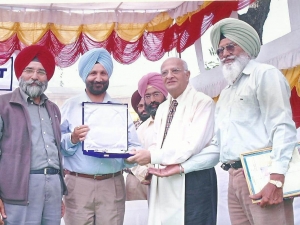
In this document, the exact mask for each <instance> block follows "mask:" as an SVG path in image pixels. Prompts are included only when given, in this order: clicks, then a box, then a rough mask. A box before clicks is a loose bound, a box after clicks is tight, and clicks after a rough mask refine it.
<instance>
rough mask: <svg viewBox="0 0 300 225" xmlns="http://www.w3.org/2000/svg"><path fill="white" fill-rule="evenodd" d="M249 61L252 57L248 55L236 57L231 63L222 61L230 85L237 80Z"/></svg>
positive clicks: (225, 76)
mask: <svg viewBox="0 0 300 225" xmlns="http://www.w3.org/2000/svg"><path fill="white" fill-rule="evenodd" d="M249 61H250V58H249V56H248V55H240V56H238V57H235V59H234V61H233V62H232V63H230V64H224V63H222V65H223V68H222V70H223V75H224V78H225V79H226V80H227V82H228V84H229V85H232V84H233V83H234V82H235V80H236V79H237V78H238V76H239V75H240V74H241V73H242V71H243V69H244V68H245V67H246V65H247V64H248V63H249Z"/></svg>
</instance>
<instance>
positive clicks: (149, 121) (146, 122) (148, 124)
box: [143, 116, 154, 127]
mask: <svg viewBox="0 0 300 225" xmlns="http://www.w3.org/2000/svg"><path fill="white" fill-rule="evenodd" d="M143 123H145V126H147V127H149V126H150V125H151V124H152V123H154V119H153V118H152V116H150V117H149V118H148V119H147V120H146V121H145V122H143Z"/></svg>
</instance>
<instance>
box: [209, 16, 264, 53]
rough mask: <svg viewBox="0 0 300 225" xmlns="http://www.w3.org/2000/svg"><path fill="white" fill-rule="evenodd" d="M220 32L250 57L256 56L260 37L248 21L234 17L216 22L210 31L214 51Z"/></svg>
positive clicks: (217, 44)
mask: <svg viewBox="0 0 300 225" xmlns="http://www.w3.org/2000/svg"><path fill="white" fill-rule="evenodd" d="M221 34H223V35H224V36H225V37H226V38H228V39H229V40H231V41H233V42H234V43H236V44H238V45H239V46H240V47H241V48H242V49H243V50H244V51H245V52H247V53H248V54H249V55H250V56H251V57H254V58H256V57H257V55H258V53H259V51H260V46H261V43H260V39H259V36H258V34H257V32H256V30H255V29H254V28H253V27H252V26H250V25H249V24H248V23H246V22H244V21H242V20H238V19H234V18H226V19H223V20H220V21H219V22H217V23H216V24H215V25H214V27H213V28H212V30H211V33H210V41H211V43H212V46H213V48H214V50H215V51H216V50H217V49H218V46H219V43H220V37H221Z"/></svg>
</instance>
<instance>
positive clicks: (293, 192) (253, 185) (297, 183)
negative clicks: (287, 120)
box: [241, 143, 300, 203]
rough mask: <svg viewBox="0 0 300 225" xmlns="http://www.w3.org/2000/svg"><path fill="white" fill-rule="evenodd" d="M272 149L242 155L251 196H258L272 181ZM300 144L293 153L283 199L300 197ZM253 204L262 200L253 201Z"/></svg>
mask: <svg viewBox="0 0 300 225" xmlns="http://www.w3.org/2000/svg"><path fill="white" fill-rule="evenodd" d="M271 152H272V148H271V147H270V148H264V149H258V150H255V151H251V152H247V153H243V154H241V161H242V165H243V168H244V173H245V177H246V180H247V184H248V188H249V192H250V194H251V195H253V194H257V193H258V192H260V191H261V190H262V188H263V187H264V186H265V185H266V184H267V183H268V182H269V180H270V172H269V168H270V167H271V163H272V161H271ZM299 152H300V143H298V144H297V145H296V147H295V149H294V151H293V156H292V159H291V161H290V163H289V168H288V171H287V173H286V174H285V181H284V185H283V197H284V198H287V197H296V196H299V195H300V179H299V174H300V154H299ZM252 202H253V203H257V202H260V200H252Z"/></svg>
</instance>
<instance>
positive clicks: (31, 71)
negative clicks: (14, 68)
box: [23, 68, 47, 76]
mask: <svg viewBox="0 0 300 225" xmlns="http://www.w3.org/2000/svg"><path fill="white" fill-rule="evenodd" d="M35 72H36V73H37V75H39V76H45V75H46V74H47V73H46V71H45V70H43V69H38V70H35V69H32V68H25V69H24V70H23V73H26V74H27V75H33V74H34V73H35Z"/></svg>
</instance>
